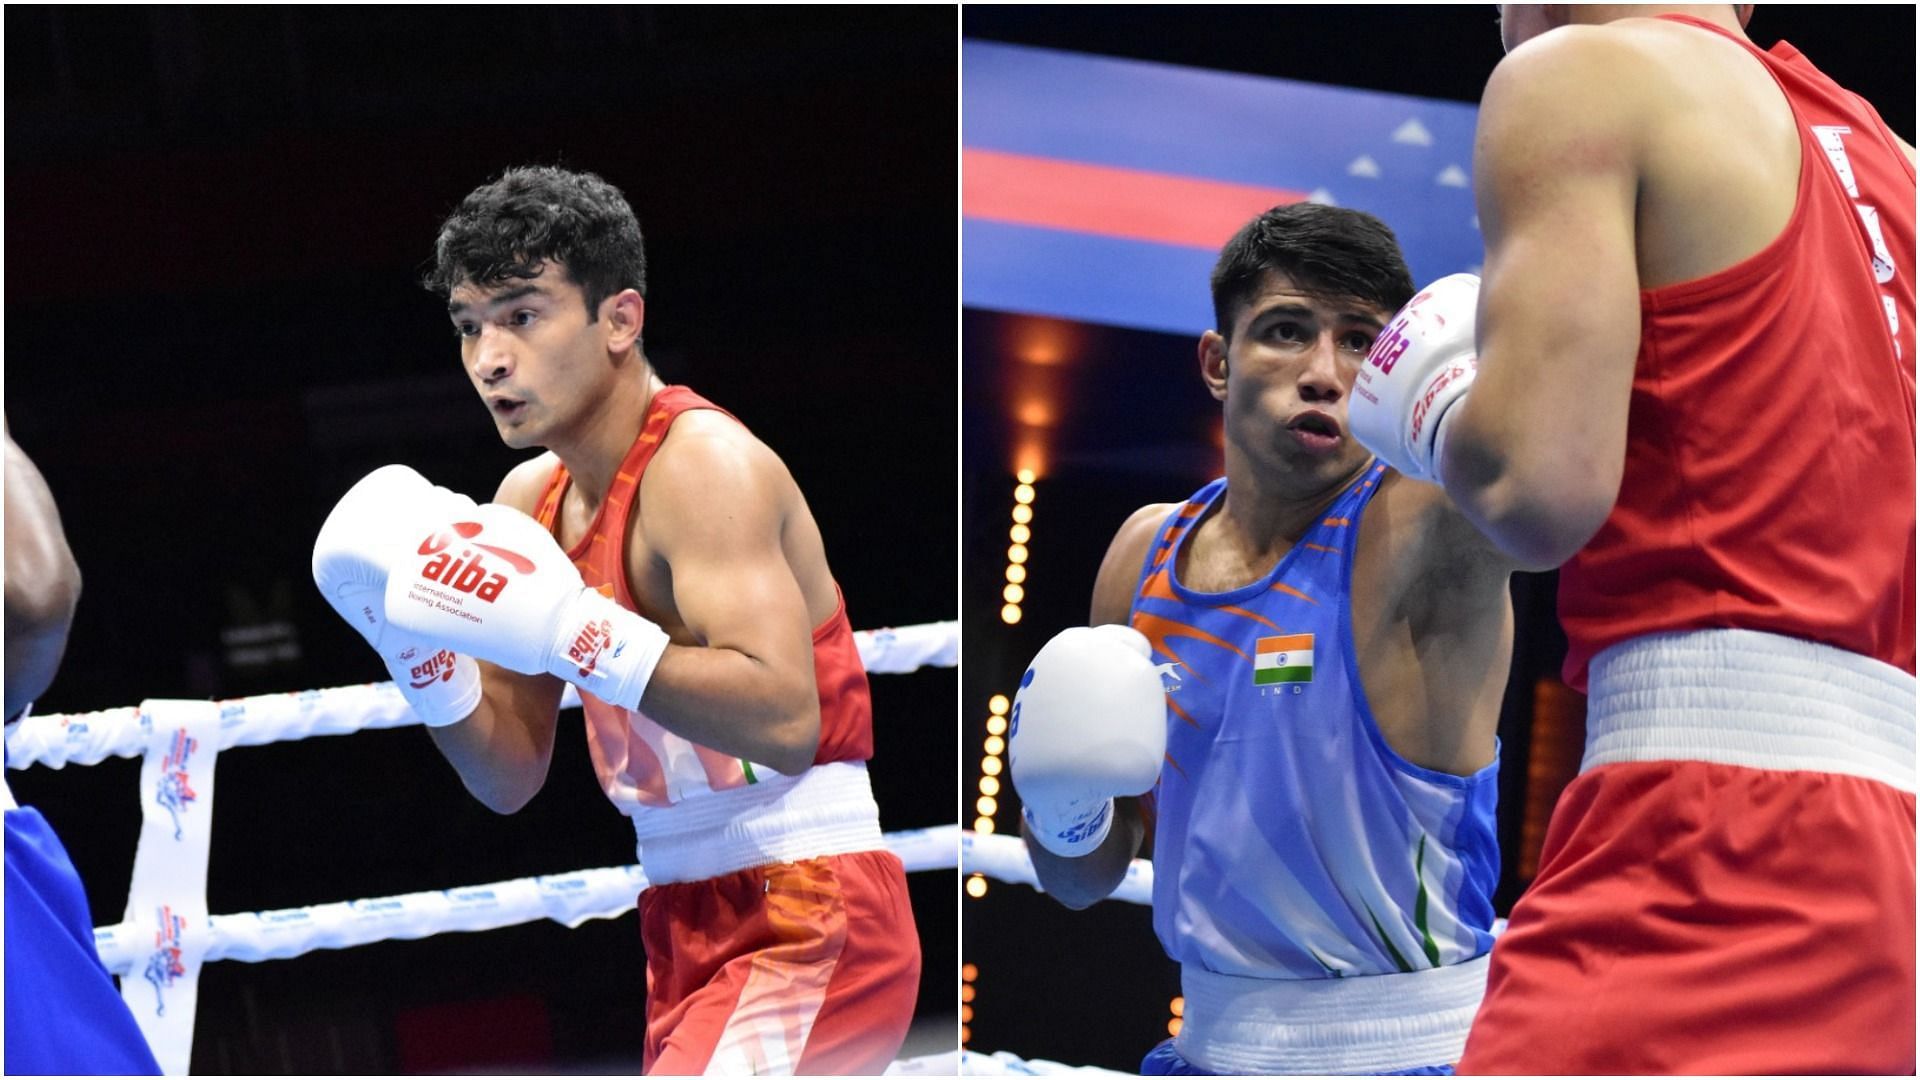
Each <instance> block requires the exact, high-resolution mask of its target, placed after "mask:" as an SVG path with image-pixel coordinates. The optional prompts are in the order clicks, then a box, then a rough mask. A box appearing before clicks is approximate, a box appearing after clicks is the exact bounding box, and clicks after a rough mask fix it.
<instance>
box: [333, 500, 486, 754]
mask: <svg viewBox="0 0 1920 1080" xmlns="http://www.w3.org/2000/svg"><path fill="white" fill-rule="evenodd" d="M472 506H473V500H472V499H469V498H467V497H466V496H465V495H460V494H457V493H455V492H452V491H448V490H447V489H446V488H441V487H435V486H434V485H433V484H431V483H429V482H428V481H427V479H426V477H424V476H421V475H420V474H419V473H417V472H414V471H413V470H412V469H409V468H407V467H406V466H404V465H387V466H384V467H382V468H379V469H375V470H374V471H373V472H371V473H368V474H367V476H366V477H365V478H363V479H362V480H361V481H360V482H359V483H357V484H355V485H354V486H353V487H352V488H351V489H349V490H348V492H347V493H346V495H344V496H342V497H341V499H340V501H339V502H338V503H337V504H335V505H334V508H333V512H332V513H330V514H328V515H327V520H326V523H325V524H324V525H321V526H320V535H319V536H318V537H316V538H315V539H314V542H313V583H314V584H315V585H317V586H319V588H320V595H322V596H324V597H326V598H327V603H329V604H331V605H333V609H334V610H335V611H337V612H339V613H340V617H341V618H343V619H345V620H347V623H348V625H350V626H352V627H353V628H354V629H355V630H358V631H359V632H360V636H361V637H363V638H365V639H367V644H369V645H371V646H373V650H374V651H375V652H377V653H379V654H380V659H381V660H382V661H383V662H384V663H385V664H386V665H387V671H388V673H389V674H391V675H392V676H393V682H394V685H395V686H396V687H397V688H399V690H400V694H401V696H402V697H404V698H406V699H407V704H408V705H410V706H412V708H413V711H414V713H415V714H416V715H418V716H419V717H420V719H421V721H422V722H423V723H425V724H427V725H428V726H429V727H444V726H446V725H448V724H453V723H458V722H459V721H461V720H464V719H466V718H467V716H468V715H469V714H471V713H472V712H473V710H474V709H475V708H476V707H477V706H478V705H479V704H480V668H479V665H477V664H475V663H474V662H473V660H472V659H471V658H470V657H465V656H459V655H456V654H455V653H453V652H451V651H449V650H446V649H442V648H440V647H438V646H435V645H429V644H428V643H427V642H426V641H425V640H423V639H421V638H420V637H418V636H416V635H413V634H409V633H407V632H406V631H404V630H401V629H399V628H396V627H394V626H392V625H390V624H389V623H388V622H387V620H386V617H385V615H384V607H385V603H386V591H387V571H388V569H389V560H391V559H392V558H393V557H394V556H395V555H396V554H397V552H398V551H399V545H400V544H401V543H404V539H405V537H406V536H407V535H409V534H411V533H412V532H413V531H414V529H415V528H417V527H418V525H419V524H420V523H424V522H427V521H431V520H433V519H434V518H435V517H437V516H444V515H448V514H458V513H461V512H462V511H463V509H467V508H471V507H472Z"/></svg>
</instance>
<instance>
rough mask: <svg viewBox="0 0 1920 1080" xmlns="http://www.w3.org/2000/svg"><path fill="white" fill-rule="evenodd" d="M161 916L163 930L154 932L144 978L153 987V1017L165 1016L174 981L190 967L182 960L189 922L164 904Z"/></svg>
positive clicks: (161, 928) (160, 911)
mask: <svg viewBox="0 0 1920 1080" xmlns="http://www.w3.org/2000/svg"><path fill="white" fill-rule="evenodd" d="M158 915H159V922H160V928H159V929H158V930H156V931H154V935H153V945H154V950H153V952H152V953H151V954H150V955H148V957H147V967H146V971H145V972H144V975H145V977H146V980H147V982H148V983H149V984H151V985H152V986H153V1014H154V1015H155V1016H165V1015H167V998H166V991H168V990H170V989H172V988H173V984H174V981H175V980H177V979H179V978H180V977H181V976H183V975H185V974H186V973H187V965H186V964H185V963H184V962H183V961H182V960H181V959H180V954H181V949H180V937H181V931H183V930H185V929H186V926H187V920H185V919H183V918H181V917H180V916H178V915H175V914H174V913H173V909H172V908H171V907H167V906H164V905H163V906H161V908H160V910H159V912H158Z"/></svg>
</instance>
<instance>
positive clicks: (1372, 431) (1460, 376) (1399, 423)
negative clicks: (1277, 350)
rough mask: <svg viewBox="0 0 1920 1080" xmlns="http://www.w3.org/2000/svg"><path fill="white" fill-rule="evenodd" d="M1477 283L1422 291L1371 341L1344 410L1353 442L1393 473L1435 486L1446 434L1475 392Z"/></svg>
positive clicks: (1445, 281)
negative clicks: (1463, 403) (1456, 411)
mask: <svg viewBox="0 0 1920 1080" xmlns="http://www.w3.org/2000/svg"><path fill="white" fill-rule="evenodd" d="M1479 302H1480V279H1479V278H1478V277H1475V276H1474V275H1472V274H1449V275H1448V276H1446V277H1443V278H1441V279H1440V280H1439V281H1436V282H1434V283H1433V284H1431V285H1429V286H1427V287H1426V288H1424V289H1422V290H1420V294H1419V295H1418V296H1415V297H1414V298H1413V299H1412V300H1410V301H1408V302H1407V306H1406V307H1403V308H1401V309H1400V313H1399V314H1398V315H1395V316H1394V317H1393V321H1392V322H1390V323H1388V324H1387V328H1386V330H1384V331H1382V332H1381V334H1380V336H1379V337H1378V338H1376V339H1375V340H1374V343H1373V349H1372V351H1370V352H1368V353H1367V358H1366V360H1365V361H1364V362H1363V363H1362V364H1361V365H1360V373H1359V375H1358V376H1356V377H1355V379H1354V383H1353V397H1352V398H1351V399H1350V400H1349V402H1348V404H1347V422H1348V423H1349V424H1350V425H1351V426H1352V428H1353V436H1354V438H1356V439H1359V440H1360V443H1361V445H1362V446H1365V447H1366V448H1367V449H1369V450H1371V451H1373V452H1374V453H1375V454H1376V455H1378V456H1379V457H1380V459H1381V460H1383V461H1385V462H1386V463H1387V464H1388V465H1391V466H1393V467H1394V468H1395V469H1397V470H1398V471H1400V472H1402V473H1404V474H1406V475H1407V476H1410V477H1412V478H1414V479H1415V480H1425V481H1427V482H1429V483H1434V484H1438V483H1440V462H1441V458H1442V454H1443V453H1444V450H1445V446H1446V438H1447V433H1446V426H1447V423H1448V421H1450V420H1451V419H1452V418H1453V416H1454V415H1455V414H1454V413H1452V411H1451V410H1452V408H1453V406H1455V405H1457V404H1459V403H1460V401H1461V400H1462V399H1464V398H1465V397H1466V394H1467V388H1468V387H1469V386H1471V385H1473V377H1474V373H1475V371H1476V370H1477V368H1478V364H1479V359H1478V356H1477V355H1476V352H1475V348H1474V340H1473V334H1474V309H1475V306H1476V305H1477V304H1478V303H1479Z"/></svg>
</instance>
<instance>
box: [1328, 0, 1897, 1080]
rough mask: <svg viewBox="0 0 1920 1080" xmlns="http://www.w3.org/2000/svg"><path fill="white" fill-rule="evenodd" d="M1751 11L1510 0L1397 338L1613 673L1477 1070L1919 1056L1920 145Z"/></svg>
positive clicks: (1592, 680)
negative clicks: (1918, 531) (1448, 246)
mask: <svg viewBox="0 0 1920 1080" xmlns="http://www.w3.org/2000/svg"><path fill="white" fill-rule="evenodd" d="M1750 14H1751V9H1750V8H1747V7H1740V8H1735V7H1733V6H1729V5H1699V6H1682V7H1668V6H1661V7H1631V6H1625V5H1618V6H1614V5H1595V6H1578V5H1576V6H1570V7H1554V6H1545V7H1540V6H1526V5H1508V6H1507V7H1506V8H1505V9H1504V10H1503V15H1502V34H1503V38H1504V40H1505V43H1506V45H1507V48H1508V50H1509V53H1508V56H1507V58H1506V59H1505V60H1504V61H1503V62H1502V63H1501V64H1500V66H1499V68H1498V69H1497V70H1496V71H1495V72H1494V74H1493V76H1492V78H1491V80H1490V81H1489V83H1488V86H1487V90H1486V95H1485V98H1484V101H1483V103H1482V106H1481V112H1480V117H1479V125H1480V127H1479V132H1478V142H1477V146H1476V151H1475V154H1476V161H1475V183H1476V186H1477V194H1478V199H1479V206H1480V221H1481V226H1482V228H1483V229H1484V231H1485V234H1486V241H1487V259H1486V270H1485V275H1486V279H1485V283H1484V286H1483V287H1481V286H1479V285H1478V283H1472V282H1471V279H1466V278H1455V279H1447V280H1446V281H1443V282H1442V283H1439V284H1437V285H1436V286H1435V287H1434V288H1433V289H1432V290H1430V291H1429V293H1427V294H1423V297H1424V303H1423V300H1422V299H1420V298H1417V299H1416V300H1415V301H1414V303H1413V304H1412V305H1410V306H1409V308H1408V309H1405V310H1403V312H1402V313H1401V315H1400V316H1399V317H1398V318H1396V320H1395V324H1394V325H1391V326H1389V328H1388V331H1387V333H1386V334H1383V335H1382V339H1381V340H1382V341H1383V342H1387V341H1388V340H1389V339H1390V338H1394V337H1395V332H1396V330H1398V331H1400V333H1399V335H1398V339H1399V340H1402V341H1405V342H1406V343H1407V344H1404V345H1399V346H1397V348H1388V349H1382V348H1381V347H1380V346H1376V349H1375V352H1374V354H1373V355H1372V356H1370V357H1369V360H1368V365H1369V367H1370V368H1371V372H1370V385H1368V393H1369V395H1370V396H1371V398H1372V400H1373V401H1374V403H1376V404H1378V405H1379V406H1380V415H1381V416H1383V417H1384V418H1385V419H1386V421H1387V422H1386V423H1384V424H1382V425H1380V426H1379V427H1377V428H1376V429H1375V430H1376V432H1378V433H1379V434H1378V435H1377V437H1379V438H1380V439H1381V441H1382V442H1383V443H1385V444H1387V448H1386V449H1384V450H1381V452H1382V454H1383V456H1386V457H1388V458H1389V459H1392V458H1393V457H1394V455H1395V453H1399V454H1402V455H1405V456H1409V457H1411V458H1412V459H1413V461H1414V463H1415V465H1416V467H1422V468H1425V469H1426V470H1427V472H1426V475H1428V476H1430V477H1432V478H1434V479H1436V480H1439V481H1441V482H1444V483H1445V485H1446V488H1447V491H1448V493H1449V494H1451V495H1453V496H1454V497H1455V498H1456V499H1457V500H1458V501H1459V502H1460V505H1461V506H1462V508H1463V509H1464V510H1465V511H1466V513H1467V514H1468V516H1469V517H1471V518H1473V519H1474V520H1475V521H1476V522H1477V523H1478V524H1479V525H1480V526H1481V528H1482V529H1483V530H1484V531H1486V532H1487V533H1488V535H1489V536H1491V537H1492V538H1494V540H1495V541H1496V542H1497V543H1499V544H1500V545H1501V546H1502V547H1504V548H1505V549H1507V550H1508V551H1509V552H1512V553H1514V554H1515V555H1517V556H1519V557H1521V558H1523V559H1525V560H1526V561H1527V562H1528V563H1530V564H1532V565H1534V566H1539V567H1548V566H1555V565H1559V564H1561V563H1562V562H1564V563H1565V566H1564V569H1563V571H1562V576H1561V593H1560V613H1561V619H1562V621H1563V623H1564V624H1565V626H1566V630H1567V636H1568V639H1569V642H1570V654H1569V656H1568V659H1567V668H1566V676H1567V679H1568V682H1569V683H1570V684H1572V685H1574V686H1575V687H1578V688H1582V689H1585V690H1587V691H1588V693H1589V695H1590V702H1589V707H1588V732H1587V751H1586V758H1585V760H1584V762H1583V768H1582V774H1581V775H1580V776H1579V777H1578V778H1577V779H1576V780H1575V781H1574V782H1573V783H1572V784H1571V785H1570V786H1569V787H1568V788H1567V790H1566V791H1565V793H1564V794H1563V795H1562V796H1561V799H1560V802H1559V804H1558V806H1557V807H1556V808H1555V810H1554V814H1553V818H1552V822H1551V824H1550V826H1549V830H1548V835H1547V838H1546V844H1545V849H1544V851H1543V852H1542V856H1541V863H1540V870H1539V876H1538V877H1537V878H1536V879H1535V881H1534V883H1533V884H1532V886H1531V887H1530V889H1529V890H1528V892H1527V893H1526V895H1524V896H1523V897H1522V898H1521V899H1520V901H1519V903H1518V904H1517V905H1516V906H1515V907H1514V910H1513V913H1512V919H1511V923H1510V927H1509V929H1508V931H1507V933H1506V934H1505V935H1504V936H1503V937H1502V938H1501V939H1500V941H1499V943H1498V944H1497V945H1496V946H1495V947H1494V951H1493V961H1492V971H1491V974H1490V976H1489V982H1488V987H1487V995H1486V998H1485V999H1484V1001H1483V1004H1482V1006H1481V1010H1480V1012H1479V1014H1478V1016H1477V1017H1476V1019H1475V1022H1474V1027H1473V1029H1472V1033H1471V1034H1470V1035H1469V1037H1468V1041H1467V1047H1466V1052H1465V1055H1464V1056H1463V1058H1462V1060H1461V1061H1460V1064H1459V1071H1460V1072H1462V1073H1468V1072H1498V1073H1536V1074H1538V1073H1699V1072H1706V1073H1801V1072H1810V1073H1841V1072H1871V1073H1903V1072H1904V1073H1908V1074H1911V1073H1912V1072H1913V1071H1914V1066H1915V1057H1914V1007H1915V998H1914V837H1915V833H1914V788H1915V772H1914V715H1915V699H1914V677H1913V673H1914V606H1913V605H1914V591H1915V578H1914V498H1913V491H1914V453H1915V441H1914V330H1913V320H1914V277H1913V274H1914V265H1913V261H1914V192H1915V189H1914V168H1913V157H1914V150H1913V147H1912V146H1910V145H1908V144H1906V143H1904V142H1902V141H1901V140H1900V139H1899V138H1897V137H1896V136H1895V135H1894V134H1893V133H1892V132H1890V131H1889V130H1888V129H1887V127H1886V125H1885V124H1884V123H1883V122H1882V121H1881V119H1880V117H1879V115H1878V114H1877V113H1876V112H1875V111H1874V109H1873V108H1872V106H1871V105H1869V104H1868V103H1867V102H1865V101H1864V100H1862V99H1861V98H1860V97H1858V96H1857V95H1855V94H1852V93H1850V92H1848V91H1847V90H1845V89H1844V88H1842V87H1841V86H1839V85H1838V84H1837V83H1835V82H1834V81H1833V80H1832V79H1830V78H1828V77H1827V76H1826V75H1824V74H1822V73H1821V72H1820V71H1819V70H1817V69H1816V68H1815V67H1814V66H1813V64H1812V63H1811V62H1809V61H1808V59H1807V58H1806V57H1804V56H1803V55H1801V54H1800V53H1799V52H1798V51H1797V50H1795V49H1794V48H1793V47H1792V46H1790V45H1787V44H1785V43H1781V44H1779V45H1776V46H1774V48H1773V49H1771V50H1767V51H1763V50H1761V49H1759V48H1757V47H1756V46H1754V45H1753V44H1752V42H1751V41H1749V40H1748V39H1747V37H1746V35H1745V33H1744V26H1745V24H1746V20H1747V18H1748V17H1749V15H1750ZM1476 294H1477V295H1476ZM1476 302H1477V317H1478V326H1477V356H1478V375H1477V378H1476V377H1474V374H1473V368H1474V362H1473V357H1474V355H1475V352H1476V342H1475V335H1474V332H1473V329H1472V328H1473V325H1474V319H1475V315H1476V310H1475V309H1476ZM1463 326H1464V327H1466V328H1467V329H1466V330H1465V331H1464V336H1462V334H1463V331H1462V327H1463ZM1469 384H1471V387H1472V392H1471V394H1468V393H1467V392H1466V391H1467V387H1468V385H1469ZM1358 411H1359V406H1358V405H1357V404H1356V413H1357V412H1358ZM1355 427H1356V431H1359V430H1360V428H1361V422H1360V420H1359V419H1357V418H1356V421H1355ZM1362 437H1363V438H1365V437H1367V436H1366V435H1365V434H1364V433H1363V435H1362ZM1376 449H1379V448H1376Z"/></svg>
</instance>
